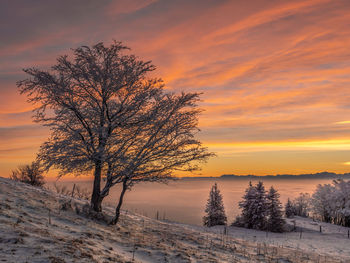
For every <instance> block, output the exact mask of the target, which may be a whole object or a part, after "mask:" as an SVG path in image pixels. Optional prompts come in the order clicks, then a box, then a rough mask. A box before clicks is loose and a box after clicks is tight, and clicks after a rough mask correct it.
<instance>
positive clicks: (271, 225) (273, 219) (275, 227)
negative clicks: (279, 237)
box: [266, 186, 286, 233]
mask: <svg viewBox="0 0 350 263" xmlns="http://www.w3.org/2000/svg"><path fill="white" fill-rule="evenodd" d="M279 197H280V195H279V193H278V192H277V190H275V189H274V188H273V186H271V188H270V191H269V192H268V194H267V196H266V198H267V229H268V230H269V231H271V232H280V233H281V232H283V231H284V225H285V223H286V222H285V221H284V219H283V218H282V216H283V212H282V205H281V202H280V200H279Z"/></svg>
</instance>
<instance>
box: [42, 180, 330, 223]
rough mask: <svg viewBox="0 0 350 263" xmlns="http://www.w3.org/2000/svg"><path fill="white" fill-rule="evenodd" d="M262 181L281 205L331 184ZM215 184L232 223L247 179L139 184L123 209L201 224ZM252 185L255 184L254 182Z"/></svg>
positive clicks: (112, 199) (114, 196)
mask: <svg viewBox="0 0 350 263" xmlns="http://www.w3.org/2000/svg"><path fill="white" fill-rule="evenodd" d="M260 180H261V179H260ZM262 181H263V182H264V185H265V187H266V189H268V188H269V187H270V186H274V187H275V189H277V190H278V192H279V193H280V195H281V198H280V200H281V202H282V203H283V204H284V203H285V202H286V200H287V198H292V199H293V198H294V197H296V196H298V195H299V193H301V192H303V193H310V194H312V192H313V191H314V190H315V189H316V186H317V185H318V184H324V183H330V182H332V180H330V179H329V180H325V179H265V180H262ZM215 182H216V183H217V184H218V188H219V189H220V191H221V193H222V195H223V200H224V205H225V210H226V214H227V217H228V222H229V223H231V222H232V221H233V220H234V218H235V217H236V215H238V214H239V212H240V211H239V208H238V202H239V201H240V200H241V198H242V196H243V194H244V191H245V189H246V188H247V186H248V183H249V179H247V178H244V179H218V178H210V179H181V180H177V181H173V182H169V183H168V184H160V183H140V184H138V185H135V186H134V187H133V189H132V190H131V191H127V192H126V194H125V198H124V200H125V201H124V205H123V208H124V209H125V210H128V211H133V212H136V213H139V214H143V215H146V216H148V217H152V218H155V217H156V216H157V214H158V217H159V218H161V219H163V218H165V219H168V220H171V221H176V222H181V223H187V224H196V225H200V224H202V217H203V216H204V210H205V205H206V202H207V199H208V196H209V191H210V188H211V186H212V185H213V184H214V183H215ZM252 182H253V183H256V182H257V180H252ZM74 183H76V184H78V185H79V186H80V187H82V188H89V189H91V187H92V182H86V181H75V182H74ZM56 184H57V185H67V187H72V186H73V182H67V181H58V182H57V183H56ZM48 186H49V187H50V188H52V183H48ZM119 193H120V188H119V187H117V186H116V187H114V188H113V189H112V190H111V192H110V194H109V196H108V197H106V198H105V201H104V202H105V203H106V204H108V205H113V206H116V202H117V201H118V197H119Z"/></svg>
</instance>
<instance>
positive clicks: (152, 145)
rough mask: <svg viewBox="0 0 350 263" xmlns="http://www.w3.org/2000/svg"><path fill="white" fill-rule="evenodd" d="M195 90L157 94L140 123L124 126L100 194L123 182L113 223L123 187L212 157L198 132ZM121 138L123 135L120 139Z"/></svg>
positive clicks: (164, 179) (190, 168) (169, 175)
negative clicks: (200, 139) (141, 123)
mask: <svg viewBox="0 0 350 263" xmlns="http://www.w3.org/2000/svg"><path fill="white" fill-rule="evenodd" d="M198 99H199V94H197V93H182V94H180V95H174V94H161V95H158V96H157V97H156V98H155V100H154V103H153V104H152V106H151V107H149V108H147V109H146V110H145V112H144V114H143V116H144V119H145V121H144V122H143V125H138V126H133V127H130V128H129V129H123V130H121V131H120V133H119V139H118V142H116V143H115V144H113V145H114V146H116V147H115V149H114V151H113V152H112V156H111V158H109V159H108V160H109V163H108V169H107V178H106V184H105V187H104V189H103V190H102V192H101V196H102V197H104V196H105V195H106V194H108V192H109V189H110V188H111V187H112V186H114V185H116V184H118V183H121V184H122V191H121V194H120V198H119V201H118V204H117V208H116V214H115V217H114V219H113V220H112V222H111V223H112V224H116V223H117V222H118V219H119V215H120V208H121V206H122V203H123V198H124V194H125V192H126V190H128V189H131V188H132V186H133V185H134V184H136V183H139V182H154V181H155V182H167V181H168V180H169V179H173V178H174V177H173V172H174V171H178V170H181V171H189V172H190V171H194V170H198V169H199V166H198V162H202V161H206V160H207V158H209V157H210V156H212V155H213V154H212V153H209V152H208V151H207V149H206V148H205V147H203V146H202V145H201V142H200V141H198V140H196V139H195V138H194V137H195V134H196V133H197V132H198V128H197V125H198V114H199V113H200V110H198V109H197V104H196V102H197V101H198ZM120 138H122V139H121V140H120Z"/></svg>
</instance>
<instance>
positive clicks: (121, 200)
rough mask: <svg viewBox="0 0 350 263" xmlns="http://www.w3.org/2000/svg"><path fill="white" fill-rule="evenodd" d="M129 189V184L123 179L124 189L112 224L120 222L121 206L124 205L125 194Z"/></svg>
mask: <svg viewBox="0 0 350 263" xmlns="http://www.w3.org/2000/svg"><path fill="white" fill-rule="evenodd" d="M127 189H128V186H127V185H126V181H123V189H122V192H121V193H120V197H119V202H118V205H117V208H116V209H115V216H114V218H113V219H112V221H111V223H110V224H111V225H115V224H117V223H118V220H119V216H120V208H121V207H122V204H123V198H124V194H125V192H126V190H127Z"/></svg>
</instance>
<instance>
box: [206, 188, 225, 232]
mask: <svg viewBox="0 0 350 263" xmlns="http://www.w3.org/2000/svg"><path fill="white" fill-rule="evenodd" d="M205 212H206V214H207V215H206V216H204V217H203V223H204V225H205V226H208V227H211V226H215V225H226V222H227V218H226V215H225V209H224V204H223V201H222V195H221V193H220V190H219V189H218V186H217V184H216V183H215V184H214V185H213V186H212V188H211V190H210V193H209V198H208V202H207V206H206V209H205Z"/></svg>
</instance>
